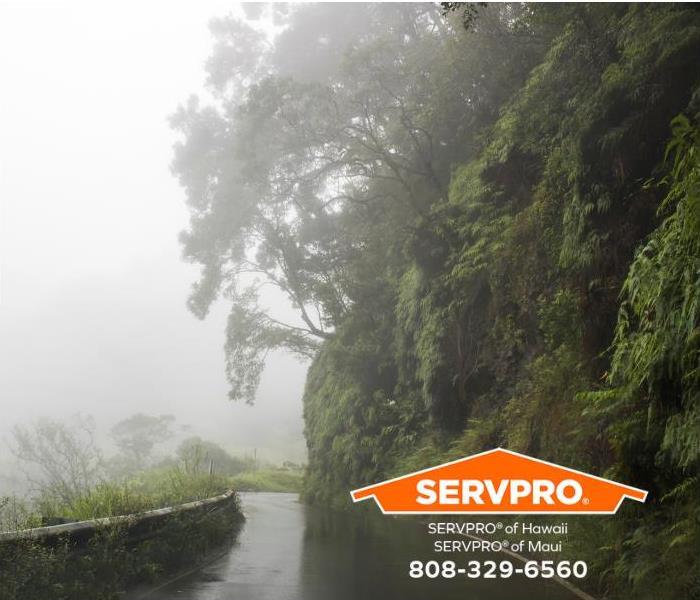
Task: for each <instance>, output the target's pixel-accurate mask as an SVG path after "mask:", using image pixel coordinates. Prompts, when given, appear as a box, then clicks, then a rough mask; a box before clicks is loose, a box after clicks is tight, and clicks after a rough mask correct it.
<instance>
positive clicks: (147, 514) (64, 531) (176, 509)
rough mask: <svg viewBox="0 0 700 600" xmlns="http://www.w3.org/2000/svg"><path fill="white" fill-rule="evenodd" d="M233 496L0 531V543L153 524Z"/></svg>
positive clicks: (76, 535) (216, 504)
mask: <svg viewBox="0 0 700 600" xmlns="http://www.w3.org/2000/svg"><path fill="white" fill-rule="evenodd" d="M234 496H235V492H234V490H228V491H227V492H225V493H223V494H220V495H219V496H213V497H212V498H206V499H204V500H195V501H194V502H187V503H185V504H177V505H175V506H168V507H165V508H157V509H154V510H147V511H144V512H142V513H135V514H130V515H119V516H116V517H104V518H101V519H90V520H88V521H76V522H74V523H62V524H61V525H48V526H45V527H35V528H33V529H22V530H19V531H6V532H3V533H0V543H3V542H13V541H19V540H40V541H45V540H46V541H48V540H53V539H56V538H61V537H71V538H73V537H75V538H87V537H90V536H91V535H92V534H94V533H95V532H96V531H97V530H99V529H102V528H105V527H109V526H113V525H125V526H126V527H128V528H131V527H133V526H135V525H140V524H148V523H155V522H158V521H161V520H164V519H166V518H167V517H168V516H171V515H175V514H180V513H183V512H190V511H196V510H201V509H203V508H206V507H210V508H215V507H218V506H219V505H220V504H223V503H225V502H226V501H228V500H231V499H232V498H233V497H234Z"/></svg>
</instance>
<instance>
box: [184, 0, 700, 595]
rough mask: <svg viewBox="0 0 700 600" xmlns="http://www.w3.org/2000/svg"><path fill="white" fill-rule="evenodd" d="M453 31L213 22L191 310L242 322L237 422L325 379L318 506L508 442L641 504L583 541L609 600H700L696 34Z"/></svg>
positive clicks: (527, 28) (335, 21)
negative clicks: (285, 393)
mask: <svg viewBox="0 0 700 600" xmlns="http://www.w3.org/2000/svg"><path fill="white" fill-rule="evenodd" d="M468 9H469V11H470V14H469V15H467V16H466V17H465V18H464V19H463V18H462V17H463V16H464V15H463V14H462V13H461V11H463V10H465V9H464V7H459V6H457V7H456V10H455V11H453V12H452V13H451V14H447V15H443V14H441V10H440V8H439V7H437V6H434V5H419V4H411V5H401V4H398V5H353V7H352V8H350V7H347V8H346V7H344V8H343V11H346V12H343V15H342V18H339V13H338V12H337V11H335V10H334V9H333V8H332V7H331V6H329V5H318V6H304V7H298V8H295V9H283V8H276V9H274V10H275V11H277V13H276V14H275V19H276V20H277V23H278V24H279V26H280V31H281V32H280V33H279V34H278V36H277V38H276V39H275V43H274V44H270V43H269V42H268V40H266V39H265V36H264V35H263V34H262V33H260V32H259V31H258V30H256V29H255V28H254V27H252V26H250V25H249V24H246V22H244V21H239V20H236V19H235V18H233V17H231V18H227V19H222V20H219V21H216V22H214V23H213V25H212V31H213V33H214V35H215V36H216V44H215V48H214V53H213V55H212V58H211V60H210V62H209V65H208V68H209V76H210V83H211V85H212V90H213V94H214V102H213V103H212V104H211V105H208V106H202V105H200V104H199V103H198V101H197V100H196V99H192V100H191V101H190V102H189V103H188V105H187V106H184V107H183V108H181V109H180V110H179V111H178V113H177V114H176V115H175V116H174V117H173V125H174V126H175V127H176V128H177V129H179V130H180V131H181V132H182V133H183V141H182V143H181V144H179V145H178V147H177V148H176V155H175V160H174V164H173V168H174V171H175V172H176V173H177V174H178V175H179V177H180V179H181V182H182V184H183V185H184V187H185V188H186V190H187V192H188V199H189V203H190V209H191V215H192V220H191V227H190V229H189V230H188V231H187V232H186V233H184V234H183V238H182V239H183V244H184V250H185V256H186V257H187V258H189V259H190V260H192V261H193V262H197V263H200V264H201V265H202V278H201V280H200V281H199V282H198V284H197V285H196V286H195V288H194V291H193V294H192V297H191V306H192V308H193V310H194V311H195V312H196V313H197V314H198V315H200V316H203V315H205V314H206V311H207V310H208V307H209V305H210V304H211V302H213V301H214V299H215V298H216V297H217V296H218V295H219V294H223V295H224V296H225V297H226V298H227V299H228V300H229V301H230V302H231V304H232V310H231V316H230V319H229V327H228V336H227V345H226V350H227V365H228V376H229V380H230V382H231V397H232V398H243V399H246V400H248V401H252V398H253V397H254V393H255V388H256V386H257V383H258V380H259V376H260V372H261V369H262V367H263V364H264V357H265V355H266V354H267V352H269V351H271V350H275V349H278V348H286V349H288V350H291V351H293V352H296V353H298V354H300V355H302V356H308V357H313V362H312V364H311V367H310V370H309V373H308V378H307V385H306V392H305V397H304V412H305V421H306V436H307V440H308V449H309V467H308V474H307V478H306V482H305V492H304V493H305V497H306V498H307V500H308V501H310V502H319V501H323V502H330V503H333V504H336V505H342V504H344V503H346V502H347V500H348V490H350V489H353V488H354V487H358V486H361V485H366V484H368V483H371V482H374V481H379V480H381V479H383V478H385V477H387V476H392V475H397V474H401V473H405V472H407V470H409V469H415V468H419V467H424V466H428V465H433V464H436V463H438V462H439V461H442V460H445V459H448V458H455V457H461V456H464V455H467V454H469V453H473V452H476V451H480V450H484V449H489V448H493V447H496V446H503V447H506V448H510V449H513V450H516V451H522V452H525V453H527V454H531V455H534V456H537V457H540V458H543V459H548V460H553V461H555V462H558V463H561V464H564V465H569V466H574V467H575V468H578V469H582V470H585V471H588V472H592V473H596V474H600V475H603V476H607V477H612V478H616V479H619V480H621V481H624V482H626V483H628V484H631V485H635V486H638V487H641V488H644V489H647V490H649V491H650V496H649V500H648V502H647V504H646V505H644V506H642V507H640V506H628V505H625V506H624V508H623V510H621V511H620V513H619V514H618V515H617V516H616V517H610V518H604V519H597V520H596V521H595V523H594V522H592V521H590V520H589V521H579V522H578V524H577V527H579V528H580V532H581V535H580V536H579V538H578V539H579V543H578V547H577V552H578V553H579V554H578V557H579V558H581V557H583V558H587V559H588V560H589V561H590V562H591V564H592V565H593V567H594V569H595V577H592V578H589V585H590V586H592V587H594V588H595V589H596V591H597V592H598V593H600V594H603V595H605V596H606V597H625V598H628V597H634V598H700V562H699V560H698V554H699V553H698V550H699V549H700V502H698V498H699V497H700V481H699V479H698V466H699V464H700V404H699V401H700V370H699V366H700V362H699V359H700V354H699V353H700V134H699V133H698V125H699V123H700V120H699V116H700V91H699V90H700V88H699V87H698V86H699V85H700V68H699V67H698V58H699V57H700V12H698V11H697V10H695V9H694V7H692V6H690V5H678V4H674V5H625V4H615V5H608V4H590V5H589V4H576V5H567V4H559V5H534V4H530V5H522V4H513V5H508V4H505V5H494V6H487V7H482V6H476V7H475V6H470V7H468ZM257 16H258V15H255V14H251V15H249V17H250V18H251V19H255V18H257ZM463 20H464V23H463V22H462V21H463ZM465 25H466V28H465ZM241 40H245V41H246V44H245V47H246V48H247V49H245V50H244V49H242V47H243V45H242V44H241V43H240V42H241ZM250 49H252V50H250ZM265 286H272V287H276V288H277V289H278V290H281V292H282V293H284V294H286V296H287V297H288V298H289V299H290V301H291V303H292V305H293V306H294V308H295V309H296V310H297V311H298V313H299V318H298V319H297V320H294V319H284V318H281V317H279V316H278V315H274V314H272V312H271V311H269V310H268V309H266V308H265V296H264V293H263V291H262V290H263V288H264V287H265ZM628 504H631V503H628Z"/></svg>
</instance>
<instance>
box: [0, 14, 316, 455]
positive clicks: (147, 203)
mask: <svg viewBox="0 0 700 600" xmlns="http://www.w3.org/2000/svg"><path fill="white" fill-rule="evenodd" d="M232 10H234V11H235V10H237V8H236V6H235V4H233V3H231V2H219V1H214V0H209V1H207V0H205V1H202V0H198V1H197V2H180V3H177V2H140V3H136V2H124V1H120V2H109V3H108V2H74V1H71V2H67V1H66V2H33V1H28V0H19V1H16V2H7V1H5V0H0V78H1V79H0V263H1V265H2V266H1V269H2V271H1V275H0V294H1V297H0V406H1V409H2V414H1V415H0V435H3V433H6V432H7V430H8V428H10V427H11V426H12V425H13V424H15V423H18V422H27V421H28V420H31V419H33V418H36V417H37V416H40V415H50V416H53V417H69V416H70V415H71V414H73V413H76V412H82V413H89V414H92V415H94V416H95V418H96V420H97V422H98V425H99V426H100V427H101V428H102V430H103V431H104V430H106V429H107V428H109V426H111V425H112V424H113V423H114V422H116V421H117V420H119V419H120V418H123V417H126V416H129V415H130V414H133V413H135V412H145V413H150V414H161V413H171V414H174V415H175V416H176V417H177V419H178V421H179V422H180V423H182V424H185V423H189V424H191V425H192V426H193V429H194V431H193V433H197V434H199V435H202V436H203V437H209V438H212V439H216V440H217V441H219V442H221V443H223V444H225V445H226V446H228V447H229V448H231V449H233V450H237V451H250V450H251V449H252V447H254V446H257V447H258V449H259V450H258V452H259V454H261V455H262V456H263V457H267V458H269V459H272V460H280V459H283V458H287V457H290V458H293V459H295V460H302V459H303V456H304V444H303V440H302V433H301V432H302V422H301V393H302V388H303V380H304V373H305V368H306V367H305V366H303V365H300V364H299V363H297V362H296V361H295V360H294V359H292V358H288V357H286V356H274V357H273V358H272V360H271V361H270V363H269V365H268V369H267V371H266V374H265V376H264V378H263V383H262V386H261V389H260V392H259V398H258V401H257V405H256V406H255V407H252V408H251V407H248V406H245V405H240V404H232V403H231V402H229V401H228V400H227V399H226V391H227V385H226V381H225V379H224V374H223V350H222V346H223V341H224V337H223V331H224V321H225V316H226V308H225V307H224V306H218V307H216V308H215V310H214V311H213V313H212V314H211V315H210V317H209V318H208V319H207V320H206V321H204V322H201V321H198V320H197V319H196V318H195V317H193V316H192V315H191V314H190V313H189V312H188V311H187V309H186V307H185V300H186V297H187V294H188V289H189V286H190V284H191V283H192V281H193V280H194V279H195V278H196V276H197V270H196V269H195V268H194V267H192V266H190V265H186V264H184V263H183V262H182V261H181V260H180V248H179V245H178V242H177V234H178V232H179V231H180V230H181V229H183V228H184V227H185V225H186V222H187V212H186V209H185V206H184V194H183V191H182V190H181V189H180V188H179V186H178V184H177V182H176V181H175V179H174V178H173V176H172V175H171V174H170V170H169V163H170V158H171V146H172V144H173V141H174V139H175V137H174V133H173V132H172V131H171V130H170V129H169V126H168V124H167V117H168V115H169V114H170V113H171V112H173V110H174V109H175V108H176V106H177V104H178V103H179V102H182V101H184V100H186V98H187V97H188V96H189V95H190V94H191V93H200V92H201V91H202V86H203V81H204V61H205V60H206V58H207V56H208V54H209V50H210V37H209V32H208V29H207V22H208V21H209V19H210V18H211V17H213V16H217V15H223V14H226V13H227V12H231V11H232ZM0 453H6V448H5V446H4V445H0ZM1 458H2V457H1V456H0V459H1ZM0 462H1V461H0Z"/></svg>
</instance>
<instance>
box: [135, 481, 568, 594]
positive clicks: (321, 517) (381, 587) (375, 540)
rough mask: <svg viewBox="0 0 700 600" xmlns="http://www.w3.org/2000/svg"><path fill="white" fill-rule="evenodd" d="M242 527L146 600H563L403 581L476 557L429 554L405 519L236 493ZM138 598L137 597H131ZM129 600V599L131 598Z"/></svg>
mask: <svg viewBox="0 0 700 600" xmlns="http://www.w3.org/2000/svg"><path fill="white" fill-rule="evenodd" d="M241 497H242V501H243V510H244V513H245V515H246V523H245V525H244V527H243V530H242V531H241V533H240V535H239V537H238V540H237V542H236V543H235V544H234V545H233V546H232V547H231V548H230V550H229V551H228V553H227V554H225V555H223V556H221V557H220V558H219V559H218V560H216V561H214V562H212V563H211V564H209V565H208V566H207V567H204V568H203V569H201V570H199V571H197V572H196V573H193V574H191V575H189V576H187V577H184V578H181V579H179V580H177V581H175V582H172V583H170V584H168V585H166V586H164V587H161V588H160V589H158V590H154V591H152V592H151V593H150V594H148V595H147V596H146V597H145V598H147V600H175V599H178V600H394V599H396V600H399V599H401V600H418V599H421V600H422V599H432V598H439V599H440V600H453V599H454V600H457V599H459V600H506V599H507V600H526V599H527V600H572V599H573V598H575V597H574V596H573V595H572V594H571V593H570V592H568V591H567V590H565V589H563V588H562V587H561V586H558V585H557V584H554V583H551V582H543V581H541V580H539V581H538V580H528V579H526V578H524V577H523V576H514V577H512V578H510V579H505V580H493V579H491V580H470V579H466V578H465V577H463V576H462V577H458V578H455V579H451V580H445V579H434V580H429V579H411V578H409V576H408V564H409V562H410V561H411V560H416V559H418V560H424V561H427V560H434V559H436V558H437V559H438V560H455V561H458V562H460V563H462V562H463V563H465V564H466V562H467V560H469V559H470V558H481V559H485V558H495V559H496V560H502V559H504V558H505V557H503V556H496V557H485V556H483V555H480V556H479V557H474V556H465V555H461V554H450V555H446V554H441V555H436V554H434V553H433V552H432V548H431V544H432V541H433V540H432V539H431V536H429V535H428V534H427V532H426V528H425V527H423V526H420V525H418V524H416V523H415V522H414V521H406V520H401V519H400V518H390V517H381V516H380V517H377V518H371V517H368V516H367V515H364V514H360V513H359V511H358V512H356V513H353V512H350V513H347V514H346V513H337V512H330V511H323V510H319V509H316V508H310V507H306V506H304V505H302V504H300V503H299V502H298V501H297V497H296V495H295V494H267V493H256V494H253V493H249V494H242V495H241ZM140 597H142V598H143V596H140ZM130 600H133V599H130Z"/></svg>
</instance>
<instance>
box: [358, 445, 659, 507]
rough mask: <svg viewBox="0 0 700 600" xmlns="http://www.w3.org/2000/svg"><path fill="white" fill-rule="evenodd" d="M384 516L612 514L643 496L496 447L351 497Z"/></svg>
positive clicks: (628, 488) (626, 487)
mask: <svg viewBox="0 0 700 600" xmlns="http://www.w3.org/2000/svg"><path fill="white" fill-rule="evenodd" d="M351 496H352V499H353V500H354V501H355V502H359V501H361V500H367V499H368V498H374V500H375V501H376V503H377V504H378V506H379V508H381V510H382V512H383V513H385V514H566V513H577V514H614V513H615V512H617V509H618V508H619V507H620V505H621V504H622V501H623V500H624V499H625V498H630V499H632V500H637V501H638V502H644V501H645V500H646V497H647V492H645V491H644V490H640V489H638V488H635V487H631V486H628V485H621V484H619V483H615V482H614V481H610V480H608V479H603V478H602V477H596V476H595V475H588V474H586V473H582V472H581V471H576V470H574V469H569V468H567V467H560V466H559V465H555V464H553V463H550V462H546V461H544V460H539V459H537V458H531V457H529V456H525V455H524V454H519V453H517V452H512V451H510V450H504V449H503V448H496V449H495V450H489V451H488V452H482V453H480V454H475V455H473V456H468V457H466V458H461V459H459V460H455V461H452V462H448V463H445V464H443V465H439V466H437V467H431V468H429V469H423V470H422V471H416V472H415V473H409V474H408V475H404V476H402V477H396V478H395V479H389V480H387V481H383V482H381V483H376V484H374V485H369V486H367V487H363V488H360V489H357V490H353V491H352V492H351Z"/></svg>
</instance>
